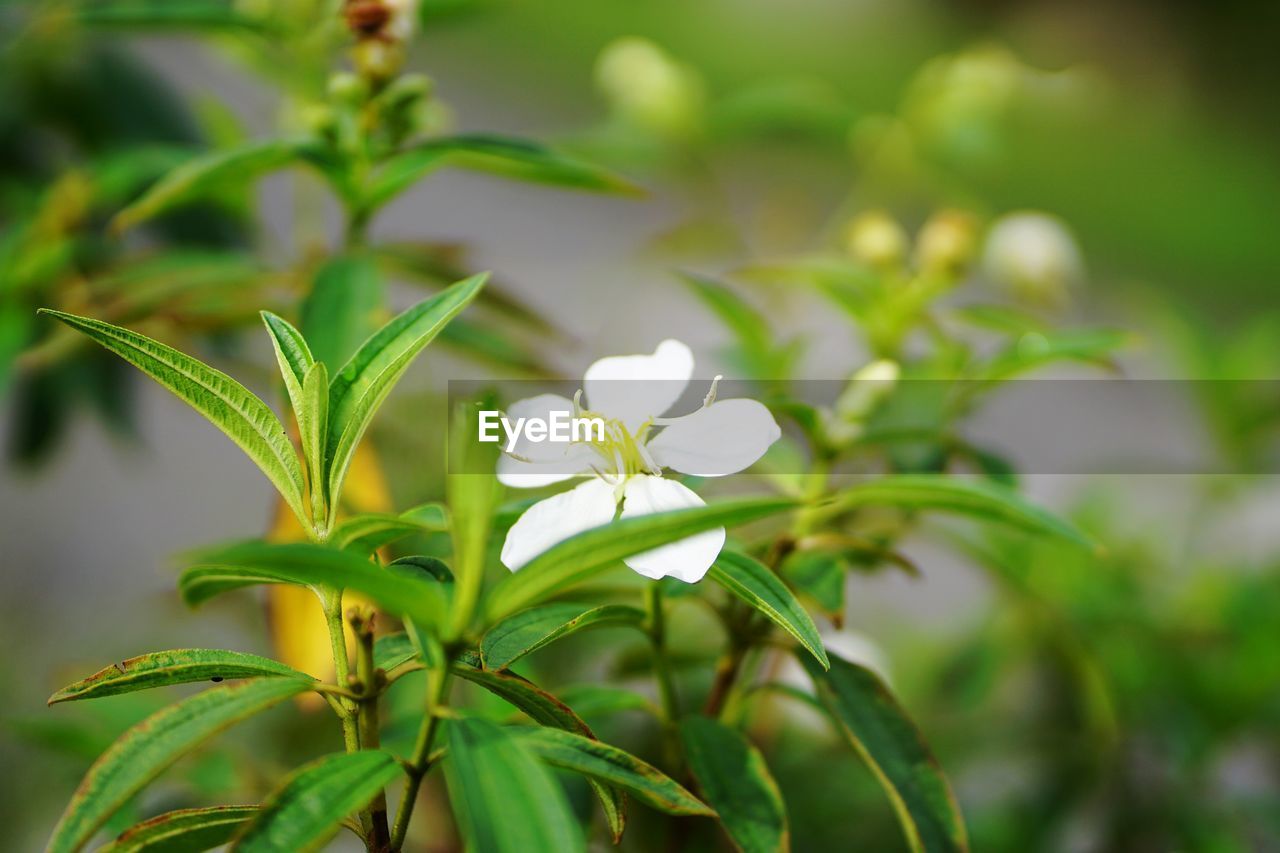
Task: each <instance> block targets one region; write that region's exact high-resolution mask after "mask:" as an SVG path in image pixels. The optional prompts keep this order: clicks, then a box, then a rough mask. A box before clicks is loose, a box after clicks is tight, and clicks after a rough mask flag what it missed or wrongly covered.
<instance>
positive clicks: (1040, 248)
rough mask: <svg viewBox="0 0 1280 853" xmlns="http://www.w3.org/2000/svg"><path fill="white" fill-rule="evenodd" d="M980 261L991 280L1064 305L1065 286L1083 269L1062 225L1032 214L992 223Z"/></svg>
mask: <svg viewBox="0 0 1280 853" xmlns="http://www.w3.org/2000/svg"><path fill="white" fill-rule="evenodd" d="M982 263H983V267H984V269H985V270H986V272H987V274H988V275H989V276H990V277H991V278H992V279H993V280H994V281H996V282H997V283H999V284H1001V285H1003V286H1005V287H1007V288H1009V290H1010V291H1011V292H1012V293H1013V294H1014V295H1015V296H1019V297H1022V298H1025V299H1029V300H1031V301H1034V302H1050V303H1060V302H1062V301H1064V300H1065V298H1066V291H1067V286H1068V285H1070V284H1071V283H1073V282H1075V281H1077V280H1079V279H1080V277H1081V276H1082V275H1083V271H1084V262H1083V260H1082V259H1081V254H1080V249H1079V247H1078V245H1077V244H1076V240H1075V237H1073V236H1072V235H1071V231H1070V230H1069V229H1068V228H1067V226H1066V223H1064V222H1063V221H1062V220H1061V219H1058V218H1057V217H1056V216H1050V215H1049V214H1047V213H1037V212H1031V211H1021V212H1018V213H1010V214H1008V215H1006V216H1002V217H1000V218H999V219H997V220H996V221H995V223H994V224H992V226H991V231H990V232H989V233H988V234H987V245H986V249H985V251H984V252H983V259H982Z"/></svg>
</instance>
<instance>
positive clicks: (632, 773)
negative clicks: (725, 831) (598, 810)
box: [508, 726, 715, 817]
mask: <svg viewBox="0 0 1280 853" xmlns="http://www.w3.org/2000/svg"><path fill="white" fill-rule="evenodd" d="M508 731H510V732H513V733H516V734H517V736H518V737H519V739H520V741H521V742H522V743H523V744H524V745H525V747H526V748H527V749H528V750H529V751H530V752H532V753H533V754H534V755H536V756H538V757H539V758H541V759H542V760H543V761H545V762H547V763H548V764H551V765H554V766H556V767H562V768H564V769H566V770H572V771H574V772H575V773H581V774H583V775H584V776H590V777H592V778H594V779H596V780H598V781H600V782H604V783H607V784H609V785H614V786H616V787H619V788H625V789H626V790H628V791H630V792H631V793H633V794H635V795H636V798H637V799H639V800H640V801H641V802H643V803H647V804H648V805H650V806H652V807H653V808H655V809H657V810H658V811H662V812H666V813H667V814H674V815H704V816H708V817H715V812H714V811H712V810H711V809H710V808H708V807H707V805H706V804H705V803H703V802H702V801H701V800H699V799H698V798H697V797H695V796H694V795H693V794H690V793H689V792H688V791H687V790H685V789H684V787H683V786H682V785H680V784H679V783H678V782H676V781H675V780H674V779H672V778H671V777H670V776H667V775H666V774H665V773H663V772H662V771H661V770H659V769H657V768H656V767H654V766H652V765H650V764H648V763H646V762H644V761H642V760H640V759H639V758H637V757H636V756H634V755H632V754H631V753H629V752H626V751H625V750H621V749H618V748H617V747H616V746H610V745H609V744H607V743H604V742H603V741H598V740H593V739H591V738H587V737H583V736H582V735H577V734H573V733H572V732H566V731H563V730H561V729H550V728H541V727H534V726H526V727H513V728H511V729H508Z"/></svg>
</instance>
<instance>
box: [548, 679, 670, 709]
mask: <svg viewBox="0 0 1280 853" xmlns="http://www.w3.org/2000/svg"><path fill="white" fill-rule="evenodd" d="M556 693H558V694H559V696H560V701H561V702H564V703H565V704H566V705H569V706H570V707H571V708H573V709H574V711H576V712H577V713H578V714H580V715H581V716H583V717H603V716H607V715H609V714H617V713H620V712H622V711H643V712H645V713H646V714H652V715H653V716H655V717H657V716H659V711H658V708H657V706H656V705H654V704H653V703H652V702H650V701H649V700H648V699H647V698H645V697H644V696H641V695H640V694H639V693H636V692H635V691H634V690H625V689H623V688H621V687H612V686H610V685H608V684H571V685H569V686H567V687H561V688H559V689H558V690H556Z"/></svg>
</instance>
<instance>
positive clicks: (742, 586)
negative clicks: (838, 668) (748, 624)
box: [709, 551, 830, 669]
mask: <svg viewBox="0 0 1280 853" xmlns="http://www.w3.org/2000/svg"><path fill="white" fill-rule="evenodd" d="M709 574H710V576H711V579H712V580H714V581H715V582H716V583H718V584H720V585H721V586H722V587H724V588H725V589H727V590H729V592H731V593H733V594H734V595H736V596H737V597H738V598H740V599H742V600H743V601H745V602H746V603H747V604H749V605H751V606H752V607H753V608H755V609H756V610H758V611H760V612H761V613H763V614H764V615H765V616H767V617H769V619H770V620H771V621H772V622H773V623H774V624H775V625H777V626H778V627H779V628H781V629H782V630H784V631H786V632H787V633H788V634H790V635H791V636H792V637H794V638H795V639H796V640H797V641H798V642H799V643H800V645H802V646H804V647H805V648H806V649H807V650H808V651H809V653H810V654H811V655H813V656H814V658H815V659H817V661H818V663H820V664H822V668H823V669H826V668H827V667H828V666H829V665H830V664H829V663H828V662H827V653H826V651H825V650H824V649H823V648H822V637H821V636H820V635H819V634H818V627H817V626H816V625H814V624H813V619H812V618H811V617H810V616H809V613H808V611H806V610H805V609H804V607H802V606H801V604H800V602H799V601H796V597H795V596H794V595H792V594H791V590H789V589H787V585H786V584H784V583H783V582H782V581H781V579H779V578H778V576H777V575H775V574H774V573H773V572H772V571H770V570H769V568H768V566H765V565H764V564H762V563H760V562H759V561H757V560H753V559H752V558H751V557H748V556H747V555H746V554H739V553H736V552H734V551H722V552H721V553H720V556H719V557H717V558H716V561H715V564H714V565H712V566H711V571H710V572H709Z"/></svg>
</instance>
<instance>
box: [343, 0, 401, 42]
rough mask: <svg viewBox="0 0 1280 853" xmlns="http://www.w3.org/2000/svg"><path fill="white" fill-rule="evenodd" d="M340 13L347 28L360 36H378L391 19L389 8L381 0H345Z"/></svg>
mask: <svg viewBox="0 0 1280 853" xmlns="http://www.w3.org/2000/svg"><path fill="white" fill-rule="evenodd" d="M342 14H343V16H344V17H345V18H346V20H347V28H348V29H350V30H351V31H352V32H353V33H355V34H356V35H358V36H360V37H361V38H373V37H376V36H378V35H379V34H381V32H382V29H383V27H385V26H386V25H387V22H388V21H390V20H391V8H390V7H389V6H387V4H386V3H384V2H383V0H347V4H346V5H345V6H344V7H343V9H342Z"/></svg>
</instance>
